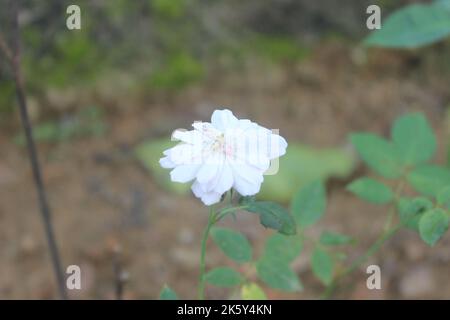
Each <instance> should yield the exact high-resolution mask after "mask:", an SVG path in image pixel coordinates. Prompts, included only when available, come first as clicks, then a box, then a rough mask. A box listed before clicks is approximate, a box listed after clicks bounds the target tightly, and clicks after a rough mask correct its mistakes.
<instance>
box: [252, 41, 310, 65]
mask: <svg viewBox="0 0 450 320" xmlns="http://www.w3.org/2000/svg"><path fill="white" fill-rule="evenodd" d="M250 46H251V51H252V53H253V54H256V55H259V56H262V57H263V58H266V59H267V60H268V61H270V62H272V63H282V62H295V61H301V60H303V59H305V58H307V57H308V56H309V53H310V50H309V48H307V47H306V46H302V45H300V43H299V42H298V41H296V40H295V39H293V38H289V37H285V36H268V35H257V36H256V37H255V38H254V39H253V41H250Z"/></svg>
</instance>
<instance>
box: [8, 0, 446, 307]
mask: <svg viewBox="0 0 450 320" xmlns="http://www.w3.org/2000/svg"><path fill="white" fill-rule="evenodd" d="M10 1H11V0H0V31H1V32H2V33H3V34H4V36H5V37H6V38H7V39H8V37H10V32H9V30H10V27H11V15H10V13H9V12H8V10H7V8H8V5H9V2H10ZM413 2H422V3H427V2H429V1H407V0H405V1H403V0H401V1H399V0H379V1H376V0H370V1H366V0H341V1H332V0H323V1H311V0H267V1H260V0H247V1H238V0H226V1H225V0H141V1H125V0H90V1H87V0H86V1H77V0H71V1H65V0H64V1H62V0H48V1H37V0H35V1H33V0H23V1H20V3H21V8H20V15H19V21H20V26H21V30H22V32H21V36H22V45H23V61H22V67H23V72H24V75H25V79H26V90H27V100H28V104H29V108H30V114H31V117H32V121H33V124H34V134H35V138H36V140H37V142H38V148H39V155H40V158H41V160H42V165H43V170H44V177H45V182H46V185H47V189H48V193H49V200H50V204H51V207H52V209H53V220H54V223H55V228H56V236H57V239H58V242H59V245H60V249H61V254H62V259H63V261H64V264H65V265H70V264H76V265H79V266H80V267H81V269H82V275H83V276H82V287H83V289H82V290H80V291H72V292H70V295H71V296H72V297H73V298H98V299H109V298H114V264H115V262H114V261H115V260H116V258H117V256H115V255H116V254H114V249H115V248H120V256H119V261H120V264H121V266H122V268H123V269H124V270H126V272H127V273H128V275H129V278H128V281H127V283H126V285H125V298H137V299H154V298H157V297H158V294H159V292H160V290H161V288H162V286H163V285H164V284H165V283H167V284H169V285H170V286H171V287H172V288H173V289H175V290H176V291H177V292H178V294H179V295H180V297H183V298H195V296H196V284H197V277H198V265H199V247H200V246H199V244H200V238H201V231H202V229H203V227H204V226H205V224H206V222H207V212H206V210H205V208H204V206H203V205H202V204H201V202H200V201H199V200H197V199H195V198H194V197H193V196H192V194H191V193H190V191H189V186H187V185H178V184H174V183H171V182H170V181H169V179H168V177H169V173H168V171H165V170H163V169H160V168H159V164H158V159H159V158H160V157H161V152H162V150H164V149H165V148H166V146H167V141H168V138H169V137H170V134H171V132H172V131H173V130H174V129H175V128H188V127H189V126H190V125H191V123H192V122H193V121H194V120H203V121H208V120H209V118H210V115H211V113H212V111H213V110H214V109H218V108H220V107H221V106H224V107H227V108H229V109H231V110H232V111H233V112H234V113H235V115H237V116H238V117H240V118H250V119H252V120H254V121H256V122H258V123H260V124H261V125H264V126H265V127H269V128H278V129H280V133H281V135H283V136H284V137H286V139H287V140H288V142H289V144H290V147H289V148H290V149H289V150H291V151H288V155H289V157H287V156H286V159H285V160H283V161H282V162H281V168H280V173H279V174H278V175H277V176H273V177H268V178H267V179H266V181H265V183H264V184H263V190H262V192H261V194H260V195H259V196H260V197H261V198H264V199H270V200H274V201H279V202H281V203H283V204H285V205H286V206H288V205H289V199H290V198H291V196H292V194H293V193H294V192H296V191H297V190H298V189H299V188H300V187H301V186H302V185H304V184H305V183H307V182H309V181H311V180H313V179H317V178H322V179H325V180H327V191H328V194H329V201H328V210H327V213H326V218H325V219H324V221H322V222H321V223H320V224H318V226H317V227H315V228H314V229H313V230H312V234H313V236H314V235H319V234H320V232H321V231H322V230H324V229H325V228H326V229H332V230H335V231H338V232H343V233H345V234H349V235H352V236H354V237H355V238H357V239H358V244H357V245H356V246H355V247H352V248H350V249H349V252H348V254H349V257H350V258H352V257H356V256H358V255H359V254H361V253H363V252H364V251H365V249H366V248H367V247H368V246H369V245H370V244H371V242H372V241H373V240H374V239H375V238H376V236H377V235H378V234H379V232H380V230H381V228H382V225H383V221H384V215H385V210H384V208H382V207H377V206H372V205H369V204H366V203H363V202H362V201H360V200H358V199H357V198H356V197H354V196H353V195H351V194H349V193H348V192H347V191H345V185H346V184H347V183H348V182H349V181H351V179H352V178H354V177H356V176H358V175H361V174H364V173H366V169H365V168H364V167H363V166H361V165H360V164H359V163H358V161H357V160H356V157H355V155H354V153H353V151H352V149H351V147H350V144H349V141H348V135H349V133H351V132H355V131H374V132H376V133H379V134H382V135H388V134H389V128H390V124H391V123H392V121H393V120H394V119H395V118H396V117H397V116H399V115H401V114H403V113H405V112H407V111H422V112H424V113H425V114H426V116H427V117H428V119H429V120H430V122H431V123H432V124H433V127H434V129H435V130H436V132H437V134H438V141H439V152H440V154H439V156H438V159H437V161H439V162H440V163H444V162H446V161H447V141H448V136H449V132H450V129H449V128H450V127H449V123H450V122H449V119H450V118H449V116H448V108H449V107H450V92H449V85H450V81H449V76H450V60H449V58H448V57H449V54H450V41H449V39H447V40H444V41H441V42H439V43H436V44H433V45H429V46H426V47H423V48H420V49H415V50H387V49H367V48H364V47H362V46H361V45H360V44H361V41H362V40H363V38H364V37H365V36H367V35H368V34H369V30H368V29H367V27H366V19H367V17H368V14H367V13H366V8H367V7H368V6H369V5H370V4H378V5H379V6H380V7H381V8H382V20H383V19H384V18H385V17H387V16H388V15H389V14H390V13H391V12H393V11H394V10H396V9H398V8H401V7H403V6H405V5H407V4H410V3H413ZM70 4H77V5H79V6H80V8H81V26H82V29H81V30H68V29H67V28H66V19H67V16H68V15H67V14H66V8H67V6H68V5H70ZM0 59H1V60H0V146H1V148H0V261H1V262H0V271H1V272H0V298H6V299H17V298H25V299H27V298H39V299H41V298H53V297H55V292H56V286H55V283H54V281H53V280H54V279H53V274H52V272H51V271H52V270H51V265H50V263H49V260H48V253H47V246H46V242H45V238H44V234H43V231H42V225H41V221H40V220H39V213H38V206H37V199H36V194H35V190H34V185H33V181H32V176H31V170H30V165H29V159H28V156H27V151H26V149H25V144H24V136H23V134H22V130H21V126H20V121H19V116H18V110H17V104H16V101H15V93H14V85H13V82H12V81H11V77H10V75H9V73H8V69H7V65H6V61H5V58H4V56H0ZM225 224H229V225H230V226H233V228H237V229H239V230H241V231H242V232H243V233H245V235H246V236H248V237H249V239H250V240H251V241H252V243H254V244H255V246H256V248H261V247H262V245H263V243H264V239H265V237H266V236H267V234H269V233H270V232H269V231H266V230H264V229H263V228H262V227H261V226H260V225H259V223H257V218H255V217H253V216H252V215H247V214H240V215H238V219H237V221H232V220H231V219H230V221H227V222H226V223H225ZM449 245H450V237H449V236H448V235H447V236H446V237H444V239H443V240H442V241H440V242H439V244H438V245H436V246H435V247H434V248H433V249H429V248H428V247H427V246H426V245H425V244H424V243H423V241H421V240H420V238H419V237H418V236H417V235H416V234H415V233H413V232H410V231H403V232H401V233H400V234H398V235H397V236H396V237H395V238H393V239H392V240H391V241H389V242H388V243H387V244H386V246H385V247H384V248H383V249H382V250H381V251H380V253H379V254H377V255H376V256H375V257H373V258H372V259H371V261H370V262H371V263H375V264H378V265H380V266H381V268H382V272H383V273H382V276H383V278H382V281H383V282H382V283H383V289H382V290H374V291H369V290H367V289H366V274H365V268H363V269H361V270H359V271H357V272H355V273H354V274H353V276H352V277H351V284H350V285H347V286H345V287H344V288H341V290H340V291H339V292H338V294H337V297H339V298H344V299H367V298H368V299H392V298H399V299H403V298H450V282H449V278H448V263H449V261H450V251H449V250H448V248H449ZM309 251H310V248H308V247H306V248H305V249H304V254H302V256H301V257H300V258H299V259H297V260H296V261H295V262H294V269H295V271H296V272H297V273H298V274H299V276H300V278H301V279H302V282H303V284H304V286H305V288H306V289H305V291H303V292H301V293H295V294H283V293H281V292H279V291H275V290H268V291H267V294H268V296H269V298H272V299H279V298H293V299H303V298H316V297H318V296H319V295H320V293H321V292H322V290H323V287H322V285H321V284H320V283H319V282H318V281H317V280H315V279H314V277H313V276H312V274H311V271H310V268H309V260H308V259H307V257H308V252H309ZM257 252H258V250H257ZM207 263H208V265H209V266H218V265H220V264H226V263H227V259H226V257H224V255H223V254H222V253H221V252H220V251H219V250H218V249H216V248H215V247H214V246H213V245H211V246H210V247H209V250H208V256H207ZM207 294H208V296H209V297H210V298H227V297H229V290H222V289H218V288H213V287H208V291H207Z"/></svg>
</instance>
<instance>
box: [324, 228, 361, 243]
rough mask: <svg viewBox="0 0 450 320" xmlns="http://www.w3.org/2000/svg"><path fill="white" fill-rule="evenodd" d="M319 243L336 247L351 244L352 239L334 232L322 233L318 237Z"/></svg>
mask: <svg viewBox="0 0 450 320" xmlns="http://www.w3.org/2000/svg"><path fill="white" fill-rule="evenodd" d="M319 241H320V243H321V244H323V245H326V246H338V245H343V244H349V243H353V242H354V239H353V238H352V237H349V236H346V235H344V234H339V233H335V232H329V231H324V232H322V234H321V235H320V240H319Z"/></svg>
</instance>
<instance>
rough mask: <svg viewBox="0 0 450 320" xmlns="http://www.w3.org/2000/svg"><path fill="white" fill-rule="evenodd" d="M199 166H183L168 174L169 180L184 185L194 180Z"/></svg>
mask: <svg viewBox="0 0 450 320" xmlns="http://www.w3.org/2000/svg"><path fill="white" fill-rule="evenodd" d="M199 168H200V165H198V164H197V165H192V164H183V165H180V166H177V167H176V168H175V169H173V170H172V171H171V172H170V179H171V180H172V181H174V182H181V183H186V182H189V181H191V180H194V178H195V176H196V175H197V172H198V170H199Z"/></svg>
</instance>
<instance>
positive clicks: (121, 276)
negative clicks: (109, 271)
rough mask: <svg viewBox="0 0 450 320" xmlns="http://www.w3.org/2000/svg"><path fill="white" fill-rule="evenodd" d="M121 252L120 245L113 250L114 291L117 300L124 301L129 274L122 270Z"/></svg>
mask: <svg viewBox="0 0 450 320" xmlns="http://www.w3.org/2000/svg"><path fill="white" fill-rule="evenodd" d="M121 252H122V251H121V249H120V247H119V246H118V245H116V246H115V247H114V248H113V269H114V270H113V271H114V290H115V295H116V299H117V300H123V291H124V287H125V283H126V281H127V280H128V273H127V272H126V271H124V270H123V269H122V263H121Z"/></svg>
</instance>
